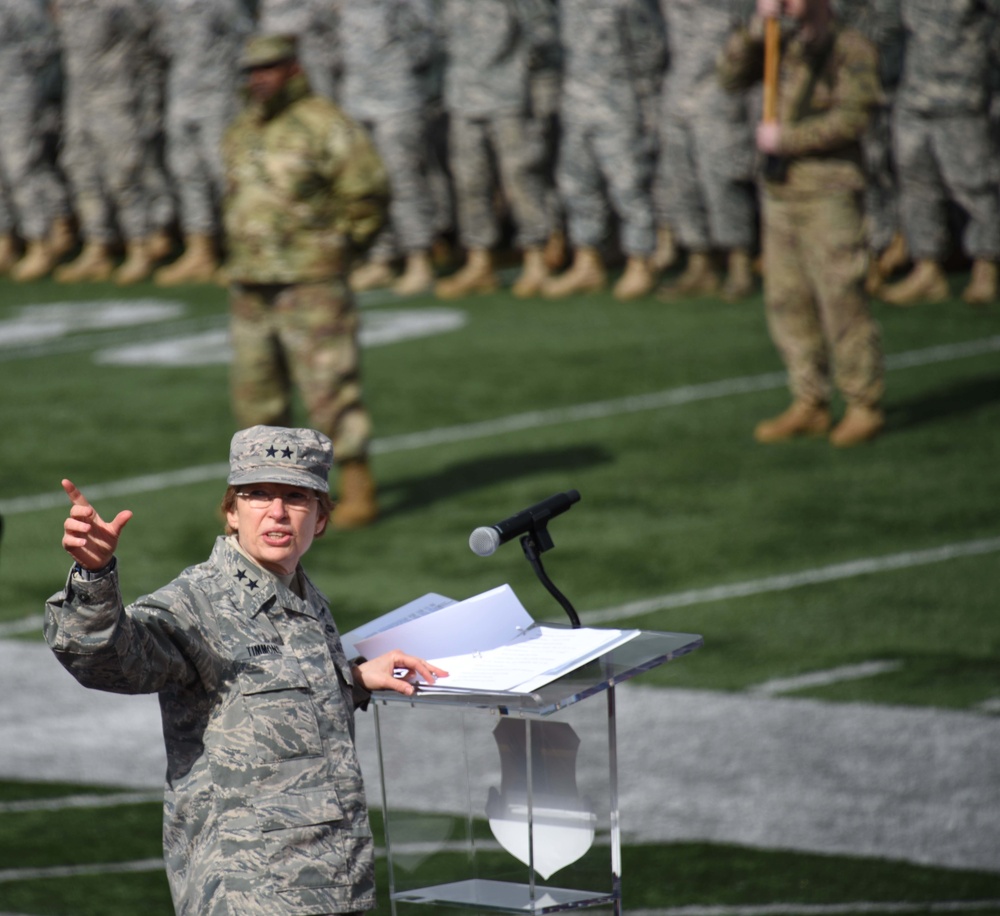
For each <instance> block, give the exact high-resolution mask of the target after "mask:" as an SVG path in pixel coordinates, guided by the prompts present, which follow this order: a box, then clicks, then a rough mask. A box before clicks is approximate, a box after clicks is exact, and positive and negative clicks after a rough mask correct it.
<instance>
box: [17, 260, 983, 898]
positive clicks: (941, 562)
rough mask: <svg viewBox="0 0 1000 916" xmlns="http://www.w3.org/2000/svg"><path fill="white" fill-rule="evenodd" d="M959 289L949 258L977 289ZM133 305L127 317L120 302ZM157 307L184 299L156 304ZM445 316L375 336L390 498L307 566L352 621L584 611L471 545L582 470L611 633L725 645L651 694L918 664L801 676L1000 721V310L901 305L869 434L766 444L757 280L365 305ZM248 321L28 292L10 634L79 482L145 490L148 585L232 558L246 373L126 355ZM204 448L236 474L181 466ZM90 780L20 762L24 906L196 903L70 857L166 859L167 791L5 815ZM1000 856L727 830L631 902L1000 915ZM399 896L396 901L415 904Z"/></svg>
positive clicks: (821, 690) (127, 500)
mask: <svg viewBox="0 0 1000 916" xmlns="http://www.w3.org/2000/svg"><path fill="white" fill-rule="evenodd" d="M963 279H964V278H962V277H960V276H955V277H953V282H954V286H953V289H955V290H956V291H957V290H959V289H960V288H961V286H960V284H961V282H962V280H963ZM112 300H113V301H116V302H119V303H121V305H120V307H119V308H117V309H116V310H115V311H113V312H112V311H111V310H109V309H107V308H105V309H104V310H103V311H96V309H98V308H99V306H100V303H102V302H103V303H107V302H109V301H112ZM153 300H156V301H158V302H160V303H162V302H171V303H175V307H174V308H173V310H171V311H169V313H166V314H164V315H163V316H161V317H160V318H159V320H155V321H150V322H147V323H141V324H132V323H131V322H132V320H133V319H134V318H135V317H136V316H137V315H140V314H144V313H143V312H142V311H141V310H142V309H143V308H144V307H145V306H146V305H149V304H150V303H151V302H152V301H153ZM64 303H74V304H73V305H71V306H66V307H62V305H61V304H64ZM45 306H47V307H48V308H47V309H46V308H42V307H45ZM445 308H447V309H456V310H457V311H458V312H459V313H460V314H459V316H458V317H462V318H464V323H463V324H461V326H460V327H457V328H455V329H452V330H448V331H445V332H442V333H437V334H431V335H428V336H422V337H415V338H409V339H401V340H397V341H396V342H390V343H382V344H380V345H371V346H369V347H367V348H366V352H365V384H366V390H367V399H368V402H369V405H370V407H371V411H372V414H373V417H374V421H375V425H376V442H375V454H374V458H373V462H374V468H375V473H376V477H377V479H378V481H379V485H380V492H381V500H382V504H383V507H384V517H383V518H382V519H381V520H380V521H379V523H378V524H377V525H375V526H373V527H371V528H369V529H365V530H362V531H357V532H352V533H346V534H345V533H331V534H329V535H328V536H326V537H325V538H324V539H322V540H321V541H319V542H317V544H316V545H315V546H314V548H313V551H312V552H311V553H310V555H309V556H308V557H307V559H306V566H307V568H308V569H309V570H310V573H311V574H312V576H313V578H314V579H315V580H316V582H317V584H318V585H319V586H320V588H322V589H323V590H324V591H325V593H326V594H327V595H328V597H329V598H330V600H331V604H332V607H333V609H334V614H335V616H336V617H337V619H338V622H339V624H340V626H341V628H342V629H343V630H345V631H346V630H348V629H350V628H352V627H354V626H357V625H358V624H360V623H362V622H364V621H365V620H367V619H369V618H371V617H373V616H375V615H377V614H380V613H383V612H384V611H386V610H389V609H391V608H393V607H395V606H397V605H399V604H402V603H404V602H405V601H408V600H410V599H412V598H414V597H417V596H419V595H421V594H423V593H425V592H428V591H437V592H441V593H443V594H447V595H450V596H452V597H455V598H464V597H467V596H469V595H472V594H475V593H477V592H479V591H483V590H485V589H487V588H490V587H493V586H495V585H498V584H501V583H503V582H509V583H510V584H511V586H512V587H513V588H514V590H515V592H516V593H517V594H518V596H519V597H520V598H521V600H522V601H523V602H524V604H525V605H526V607H527V608H528V609H529V611H530V612H531V613H532V614H533V616H535V618H536V619H540V620H544V619H549V620H560V619H565V618H564V615H563V614H562V611H561V610H560V609H559V607H558V606H557V605H556V604H555V603H554V602H553V601H552V599H551V598H550V597H549V596H548V594H547V593H546V592H545V591H544V590H543V589H542V587H541V586H540V584H539V583H538V581H537V580H536V579H535V577H534V575H533V573H532V572H531V569H530V568H529V566H528V564H527V563H526V562H525V561H524V558H523V557H522V555H521V552H520V549H519V548H518V546H517V544H516V543H512V544H509V545H507V546H506V547H503V548H501V549H500V550H499V551H498V552H497V553H496V554H495V555H494V556H493V557H491V558H488V559H482V558H480V557H477V556H475V555H474V554H473V553H472V552H471V551H470V550H469V548H468V545H467V541H468V536H469V532H470V531H471V530H472V529H473V528H475V527H477V526H479V525H483V524H489V523H492V522H495V521H497V520H499V519H501V518H504V517H506V516H507V515H510V514H512V513H513V512H515V511H517V510H519V509H521V508H524V507H525V506H527V505H529V504H531V503H533V502H535V501H537V500H539V499H542V498H544V497H546V496H549V495H551V494H552V493H555V492H557V491H560V490H566V489H569V488H576V489H578V490H579V491H580V493H581V494H582V499H581V501H580V503H579V504H578V505H576V506H575V507H574V508H573V509H572V511H571V512H569V513H567V514H566V515H565V516H562V517H560V518H559V519H557V520H555V521H553V523H552V525H551V527H550V533H551V534H552V536H553V539H554V541H555V544H556V549H555V550H553V551H552V552H550V553H547V554H546V555H545V564H546V568H547V570H548V572H549V573H550V575H551V576H552V578H553V580H554V581H555V582H556V584H557V585H558V586H559V587H560V588H561V589H562V590H563V591H564V592H565V593H566V594H567V596H568V597H569V598H570V599H571V600H572V601H573V603H574V604H575V606H576V607H577V609H578V610H579V611H580V614H581V617H582V618H583V621H584V623H585V624H586V623H588V622H592V623H594V624H595V625H597V624H599V623H601V624H603V623H608V624H609V625H622V626H634V627H642V628H647V629H658V630H676V631H682V632H691V633H700V634H703V636H704V639H705V645H704V648H702V649H700V650H699V651H698V652H696V653H694V654H693V655H691V656H688V657H686V658H684V659H682V660H680V661H678V662H677V663H676V664H671V665H666V666H663V667H662V668H659V669H657V670H655V671H653V672H650V673H649V674H647V675H644V676H643V678H642V683H643V684H644V685H646V686H657V687H663V688H678V687H686V688H697V689H701V690H709V691H724V692H742V691H746V690H748V689H750V688H753V687H754V686H755V685H760V684H762V683H765V682H768V681H772V680H774V679H779V678H792V677H797V676H802V675H808V674H812V673H816V672H828V671H836V670H839V669H841V668H845V667H847V666H854V665H859V664H862V663H865V662H868V661H875V660H877V661H890V662H893V663H894V664H893V665H892V666H891V668H890V669H889V670H886V671H885V673H882V674H879V675H877V676H872V677H866V678H855V679H838V678H831V679H829V680H828V681H827V682H822V683H818V684H816V685H814V686H808V687H803V689H802V690H800V691H799V692H797V693H795V694H793V695H794V696H797V697H811V698H813V699H819V700H821V701H824V702H828V703H831V704H835V703H836V704H841V703H865V704H886V705H898V706H903V707H921V708H934V709H941V710H963V711H967V712H973V713H976V714H979V715H984V716H985V715H989V714H990V710H996V709H997V708H998V707H1000V625H998V623H997V613H996V602H997V596H998V593H1000V588H998V586H1000V571H998V563H997V559H998V553H1000V517H998V505H997V493H998V492H1000V462H998V456H1000V358H998V353H1000V305H996V306H993V307H990V308H979V309H973V308H970V307H968V306H965V305H964V304H962V303H961V302H960V300H959V299H958V297H957V295H956V296H955V298H954V300H953V301H951V302H949V303H945V304H942V305H935V306H927V307H921V308H915V309H909V310H892V309H889V308H887V307H885V306H882V305H881V304H878V303H876V304H875V306H874V308H875V311H876V315H877V317H878V319H879V320H880V322H881V324H882V327H883V333H884V340H885V349H886V353H887V355H888V358H889V372H888V376H887V398H886V408H887V411H888V426H887V429H886V432H885V434H884V435H883V436H882V437H881V438H880V439H879V440H877V441H876V442H874V443H872V444H870V445H866V446H862V447H858V448H855V449H849V450H836V449H833V448H831V447H830V446H829V445H828V444H827V443H826V442H825V441H823V440H813V441H803V442H795V443H791V444H786V445H778V446H767V447H764V446H758V445H756V444H755V443H754V442H753V440H752V436H751V432H752V429H753V426H754V424H755V423H756V421H757V420H759V419H761V418H763V417H766V416H769V415H772V414H774V413H776V412H778V411H779V410H781V409H783V407H784V406H785V404H786V403H787V392H786V391H785V389H784V387H783V382H782V377H781V365H780V362H779V360H778V358H777V356H776V354H775V352H774V350H773V348H772V346H771V344H770V341H769V339H768V336H767V333H766V329H765V326H764V320H763V312H762V305H761V301H760V297H759V296H757V297H755V298H754V299H752V300H751V301H749V302H745V303H740V304H727V303H723V302H722V301H717V300H712V299H702V300H697V301H692V302H690V303H685V304H677V305H665V304H662V303H660V302H658V301H656V300H655V299H653V298H648V299H645V300H641V301H639V302H635V303H628V304H623V303H619V302H616V301H614V300H613V299H612V298H611V297H610V295H593V296H586V297H580V298H577V299H571V300H567V301H564V302H547V301H542V300H527V301H520V300H516V299H514V298H513V297H511V296H509V295H507V294H506V293H499V294H496V295H490V296H483V297H479V298H475V299H470V300H466V301H462V302H459V303H456V304H445V303H441V302H437V301H435V300H433V299H431V298H417V299H412V300H407V301H394V300H392V299H391V297H388V296H384V297H381V298H379V297H375V298H374V299H373V300H372V301H371V302H370V303H369V304H368V305H366V307H365V320H366V324H369V325H372V324H374V323H376V322H382V323H384V324H387V323H389V322H390V321H391V320H393V319H398V318H399V317H400V315H399V314H395V313H401V315H402V317H409V318H411V319H412V318H415V317H419V316H420V314H421V313H423V312H424V311H426V310H428V309H434V310H441V309H445ZM225 313H226V301H225V294H224V292H223V291H222V290H217V289H211V288H207V287H198V288H195V287H191V288H182V289H180V290H178V291H169V292H164V291H162V290H157V289H156V288H155V287H153V286H142V287H138V288H134V289H130V290H128V291H122V290H120V289H118V288H116V287H114V286H112V285H110V284H108V285H104V284H98V285H91V286H78V287H60V286H57V285H55V284H51V283H48V282H42V283H38V284H33V285H25V286H18V285H15V284H12V283H10V282H8V281H0V380H2V381H0V384H2V391H3V395H2V397H0V422H2V425H0V428H2V429H3V430H4V435H3V436H2V437H0V466H2V468H3V473H2V475H0V513H2V514H3V515H4V520H5V531H4V536H3V541H2V546H0V625H4V626H7V625H10V626H8V638H22V639H31V640H39V639H40V637H39V635H38V628H37V626H30V627H28V626H26V627H25V632H24V633H19V632H18V631H19V627H17V624H18V622H19V621H23V620H25V619H26V618H31V617H33V616H37V615H39V614H40V613H41V610H42V607H43V604H44V600H45V598H46V597H47V595H49V594H50V593H52V592H53V591H55V590H56V589H57V588H58V587H59V586H60V584H61V582H62V580H63V578H64V576H65V574H66V570H67V568H68V561H67V557H66V555H65V554H64V553H63V552H62V551H61V549H60V546H59V539H60V537H61V523H62V518H63V517H64V512H65V506H64V500H60V490H59V481H60V479H61V478H62V477H70V478H72V479H73V480H74V482H76V483H77V484H78V485H79V486H80V488H81V489H82V490H83V492H84V493H85V494H89V495H91V496H92V498H93V501H94V502H95V503H96V505H97V507H98V509H99V511H101V512H102V513H103V514H105V515H106V516H108V515H113V514H114V513H115V512H117V511H118V510H119V509H122V508H130V509H132V510H133V511H134V513H135V517H134V518H133V520H132V522H131V523H130V525H129V526H128V528H127V530H126V532H125V536H124V538H123V541H122V543H121V546H120V550H119V556H120V560H121V565H122V571H123V573H122V577H123V589H124V591H125V597H126V598H127V599H129V598H135V597H137V596H138V595H140V594H142V593H145V592H147V591H150V590H152V589H154V588H156V587H158V586H160V585H162V584H164V583H165V582H166V581H168V580H169V579H170V578H172V577H173V576H174V575H176V573H177V572H178V571H179V570H180V569H181V568H183V567H185V566H187V565H190V564H192V563H195V562H199V561H200V560H202V559H203V558H204V557H205V556H206V555H207V554H208V552H209V550H210V548H211V543H212V540H213V538H214V537H215V535H216V534H217V532H218V531H219V519H218V516H217V514H216V506H217V503H218V500H219V498H220V497H221V494H222V490H223V487H224V481H223V476H222V474H221V472H219V471H218V469H217V466H218V465H219V464H220V463H222V462H224V461H225V460H226V456H227V450H228V443H229V439H230V437H231V435H232V432H233V422H232V419H231V415H230V412H229V406H228V395H227V388H226V365H225V363H224V361H222V360H215V361H212V360H209V361H208V362H204V363H201V364H194V365H181V366H178V365H164V364H161V363H155V364H151V363H150V361H149V357H148V353H147V355H146V356H143V354H142V353H140V354H138V355H137V356H136V355H134V354H133V359H134V362H132V363H129V364H123V363H122V362H121V361H120V359H121V353H120V349H121V348H124V347H138V346H152V345H154V344H155V345H160V346H161V347H162V346H163V345H164V344H165V343H166V342H168V341H170V340H171V339H173V338H177V337H193V336H195V335H198V334H202V333H210V334H211V333H214V334H216V335H219V334H221V333H222V332H223V330H224V328H225ZM112 321H113V322H114V324H110V323H109V322H112ZM212 340H216V338H212ZM217 349H218V348H217V346H216V350H217ZM111 351H117V352H118V355H117V356H115V355H114V354H113V353H111ZM836 406H837V409H838V410H839V409H840V407H841V405H839V404H838V405H836ZM299 419H300V420H301V421H302V422H305V417H304V416H301V415H300V417H299ZM192 468H195V469H205V468H207V469H208V470H207V471H204V472H203V473H202V472H199V473H197V474H194V475H192V479H191V480H190V481H187V482H183V481H178V477H177V475H178V474H179V472H182V471H185V470H186V469H192ZM213 468H215V472H214V473H213ZM147 476H148V477H149V478H150V479H147V480H142V481H139V482H138V483H136V482H135V481H136V479H138V478H147ZM123 482H125V483H123ZM129 482H131V483H129ZM796 577H799V578H796ZM713 590H714V591H713ZM612 622H613V623H612ZM53 665H55V662H53ZM5 702H7V703H16V702H17V698H16V696H7V697H6V698H5ZM997 750H998V752H1000V747H998V748H997ZM109 753H113V749H109ZM623 753H624V754H625V755H626V759H627V749H623ZM2 755H3V750H2V748H0V757H2ZM81 791H84V789H83V788H81V787H79V786H49V785H44V784H37V783H32V782H28V781H24V782H19V781H6V782H2V783H0V914H2V913H18V914H39V916H41V914H52V916H87V914H95V916H96V914H100V916H125V914H134V913H137V912H142V913H144V914H146V916H160V914H164V916H165V914H167V913H169V912H171V910H170V904H169V897H168V894H167V891H166V882H165V878H164V876H163V874H162V872H161V871H146V872H134V873H133V872H122V873H117V872H115V871H105V872H101V870H100V869H98V870H97V873H96V874H90V873H84V874H77V875H74V874H70V875H67V876H64V877H63V876H58V875H59V873H57V872H47V871H46V870H47V869H56V868H60V867H63V866H76V865H95V866H97V865H106V864H108V863H120V862H130V861H135V860H141V859H149V858H153V859H155V858H156V857H157V856H158V855H159V819H160V813H159V806H158V805H157V804H156V803H150V802H143V803H134V804H122V805H120V806H117V807H110V808H99V809H67V810H62V811H49V810H27V811H22V810H18V809H16V806H14V807H11V805H10V804H9V803H12V802H19V803H20V802H23V801H24V800H26V799H34V798H41V797H48V796H52V795H54V796H60V795H64V794H78V793H79V792H81ZM8 809H10V810H8ZM627 826H628V825H625V827H626V831H627ZM997 859H998V867H997V869H996V870H995V871H994V872H993V873H978V872H975V871H970V870H957V869H956V870H949V869H945V868H932V867H922V866H917V865H912V864H905V863H901V862H894V861H889V860H882V859H863V858H845V857H839V856H824V855H818V854H814V853H808V852H795V851H776V850H764V849H754V848H748V847H740V846H731V845H722V844H668V845H665V846H654V845H643V846H640V845H629V846H628V847H627V848H626V850H625V862H624V866H625V867H624V887H625V909H626V912H628V911H629V910H631V909H642V910H650V909H665V908H673V907H713V906H717V907H725V908H729V909H726V910H725V912H726V913H729V912H731V911H732V912H736V911H740V910H741V908H750V907H765V908H766V907H768V906H771V905H786V906H787V907H789V909H785V910H782V912H783V913H794V912H796V911H797V910H796V907H801V908H803V909H802V911H803V912H805V911H806V909H807V908H808V907H812V906H818V905H828V906H830V907H833V908H834V909H835V911H836V912H837V913H838V914H840V913H847V914H849V913H853V912H859V913H860V912H867V911H871V910H870V908H869V909H868V910H866V909H865V908H864V906H862V904H866V903H867V904H883V905H886V906H890V905H895V904H900V905H905V906H906V907H908V908H907V909H905V911H906V912H924V911H926V912H931V911H933V910H934V909H935V908H937V907H939V906H940V905H949V906H950V905H952V904H954V905H955V906H956V907H959V908H960V907H962V906H965V907H970V908H972V909H974V910H975V911H976V912H981V913H987V912H994V913H1000V905H998V904H997V903H996V902H997V901H1000V850H998V851H997ZM16 869H38V870H39V871H38V872H37V873H35V872H32V873H30V874H28V875H27V876H20V877H19V876H18V875H17V874H15V873H14V871H13V870H16ZM383 877H384V875H383ZM384 896H385V895H383V900H382V905H381V909H380V911H379V912H381V913H388V912H389V909H388V905H387V903H386V901H385V899H384ZM983 901H987V902H986V903H984V902H983ZM988 901H993V903H992V904H991V903H989V902H988ZM855 905H857V906H856V907H855ZM852 907H855V908H853V909H852Z"/></svg>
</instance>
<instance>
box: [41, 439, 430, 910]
mask: <svg viewBox="0 0 1000 916" xmlns="http://www.w3.org/2000/svg"><path fill="white" fill-rule="evenodd" d="M332 461H333V452H332V450H331V448H330V440H329V439H328V438H327V437H326V436H324V435H322V434H321V433H319V432H316V431H315V430H311V429H275V428H269V427H255V428H252V429H246V430H242V431H241V432H238V433H237V434H236V435H235V436H234V437H233V440H232V444H231V447H230V472H229V478H228V482H229V487H228V489H227V490H226V493H225V496H224V498H223V502H222V511H223V515H224V518H225V521H226V535H225V536H224V537H219V538H218V539H217V540H216V542H215V547H214V549H213V550H212V554H211V556H210V557H209V559H208V560H206V561H205V562H204V563H201V564H200V565H198V566H194V567H191V568H190V569H188V570H185V571H184V572H183V573H181V574H180V576H178V577H177V578H176V579H175V580H174V581H173V582H171V583H170V584H169V585H166V586H165V587H163V588H161V589H159V590H157V591H156V592H154V593H153V594H152V595H148V596H145V597H143V598H140V599H139V600H138V601H137V602H135V603H134V604H131V605H129V606H128V607H125V605H124V602H123V601H122V597H121V591H120V588H119V578H118V563H117V560H116V558H115V551H116V549H117V546H118V541H119V536H120V535H121V532H122V529H123V528H124V527H125V525H126V523H127V522H128V520H129V519H130V518H131V517H132V513H131V512H130V511H127V510H126V511H122V512H119V513H118V515H117V516H115V518H114V519H112V520H110V521H105V520H104V519H102V518H101V517H100V515H98V513H97V512H96V510H95V509H94V508H93V507H92V506H91V505H90V503H89V502H88V501H87V499H86V497H84V496H83V494H82V493H80V491H79V490H77V488H76V487H75V486H73V484H72V483H71V482H70V481H68V480H64V481H63V488H64V489H65V490H66V493H67V495H68V496H69V498H70V501H71V502H72V507H71V509H70V515H69V518H68V519H67V520H66V522H65V523H64V535H63V548H64V549H65V550H66V551H67V552H68V553H69V554H70V556H72V558H73V560H74V561H75V563H74V566H73V569H72V571H71V572H70V574H69V577H68V579H67V582H66V586H65V588H64V589H63V590H62V591H60V592H58V593H57V594H55V595H53V596H52V597H51V598H50V599H49V601H48V603H47V605H46V615H45V638H46V640H47V641H48V643H49V645H50V647H51V648H52V651H53V652H54V653H55V655H56V657H57V658H58V659H59V661H60V662H61V663H62V664H63V665H64V666H65V667H66V668H67V669H68V670H69V671H70V673H71V674H72V675H73V676H74V677H75V678H76V679H77V680H78V681H79V682H80V683H81V684H83V685H84V686H86V687H92V688H95V689H98V690H108V691H113V692H115V693H128V694H140V693H157V694H159V699H160V709H161V713H162V718H163V735H164V741H165V744H166V752H167V773H166V786H165V791H164V818H163V852H164V860H165V864H166V868H167V878H168V880H169V883H170V892H171V896H172V897H173V902H174V908H175V910H176V912H177V914H178V916H203V914H208V913H214V914H223V913H266V914H268V916H291V914H294V913H303V912H306V913H316V914H333V913H350V912H357V911H361V910H366V909H370V908H372V907H374V906H375V872H374V860H375V850H374V842H373V839H372V832H371V826H370V823H369V818H368V807H367V804H366V800H365V790H364V783H363V780H362V774H361V767H360V765H359V763H358V757H357V752H356V750H355V745H354V711H355V709H356V708H358V707H363V706H364V705H365V704H366V703H367V700H368V698H369V697H370V692H371V691H373V690H381V689H388V690H396V691H397V692H399V693H403V694H410V693H412V692H413V688H412V687H411V686H410V685H409V684H408V683H406V681H404V680H401V679H400V678H395V677H393V669H394V668H397V667H398V668H406V669H408V670H409V671H411V672H414V673H417V674H419V675H420V676H422V677H424V678H426V679H427V680H428V681H433V680H435V678H436V677H440V676H444V675H445V674H446V672H444V671H442V670H441V669H439V668H435V667H434V666H432V665H428V664H427V663H426V662H425V661H422V660H421V659H418V658H414V657H413V656H410V655H406V654H404V653H402V652H391V653H387V654H385V655H381V656H379V657H378V658H375V659H372V660H371V661H365V660H364V659H360V658H359V659H354V660H350V661H349V660H348V659H347V658H346V657H345V655H344V649H343V646H342V645H341V641H340V636H339V634H338V632H337V626H336V623H335V622H334V619H333V616H332V614H331V612H330V607H329V605H328V603H327V601H326V599H325V598H324V597H323V596H322V595H321V594H320V593H319V591H317V589H316V587H315V586H314V585H313V584H312V582H311V581H310V580H309V577H308V576H307V575H306V573H305V570H304V569H303V568H302V565H301V563H300V560H301V559H302V557H303V555H304V554H305V553H306V552H307V551H308V550H309V548H310V547H311V545H312V543H313V540H314V539H315V538H316V537H319V536H321V535H322V534H323V533H324V531H325V530H326V527H327V522H328V520H329V517H330V510H331V501H330V496H329V485H328V482H327V474H328V472H329V470H330V466H331V464H332Z"/></svg>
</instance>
